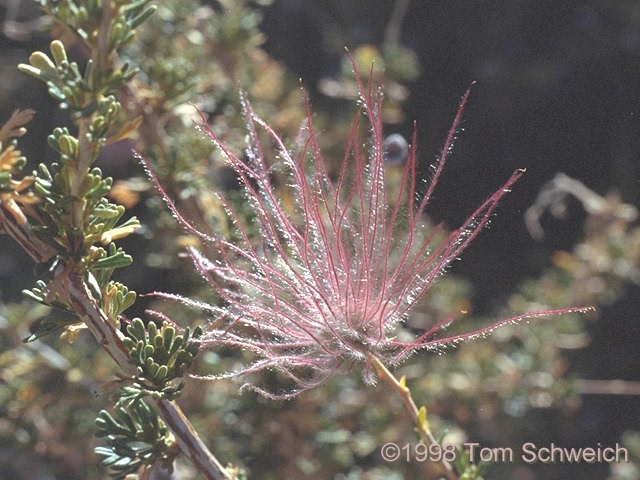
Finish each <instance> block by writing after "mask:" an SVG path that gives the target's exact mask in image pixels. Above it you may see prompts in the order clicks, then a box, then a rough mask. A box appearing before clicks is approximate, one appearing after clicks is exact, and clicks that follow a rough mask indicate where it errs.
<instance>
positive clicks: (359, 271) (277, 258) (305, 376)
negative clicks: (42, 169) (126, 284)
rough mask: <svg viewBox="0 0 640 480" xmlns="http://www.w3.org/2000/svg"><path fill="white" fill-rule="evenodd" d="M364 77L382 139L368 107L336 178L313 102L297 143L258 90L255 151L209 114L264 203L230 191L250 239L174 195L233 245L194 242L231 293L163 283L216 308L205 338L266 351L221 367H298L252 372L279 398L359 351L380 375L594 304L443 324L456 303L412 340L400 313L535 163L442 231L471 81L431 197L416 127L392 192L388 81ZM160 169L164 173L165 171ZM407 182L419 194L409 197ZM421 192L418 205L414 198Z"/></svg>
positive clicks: (251, 121) (251, 117) (208, 270)
mask: <svg viewBox="0 0 640 480" xmlns="http://www.w3.org/2000/svg"><path fill="white" fill-rule="evenodd" d="M358 83H359V86H360V91H361V102H362V108H363V111H364V114H365V115H366V117H367V119H368V124H369V130H370V144H369V147H368V148H363V147H362V146H361V143H360V139H359V136H358V126H359V124H360V115H357V116H356V118H355V120H354V122H353V125H352V128H351V135H350V137H349V143H348V145H347V148H346V149H345V155H344V158H343V162H342V168H341V171H340V174H339V176H338V179H337V181H336V182H335V184H334V183H332V181H331V179H330V176H329V172H328V171H327V170H326V167H325V163H324V161H323V158H322V154H321V152H320V149H319V147H318V142H317V138H316V133H315V131H314V129H313V126H312V124H311V113H310V112H309V111H307V123H306V127H305V129H304V131H303V132H301V133H302V134H301V136H300V138H302V139H303V140H302V141H301V142H300V144H299V145H298V147H297V149H296V151H295V152H290V151H289V150H288V149H287V148H286V147H285V145H284V143H283V142H282V140H281V139H280V138H279V136H278V135H277V134H276V133H275V132H274V131H273V130H272V129H271V128H270V127H269V126H268V125H267V124H266V123H265V122H263V121H262V120H261V119H260V118H258V117H257V115H256V114H255V113H254V112H253V110H252V109H251V106H250V104H249V103H248V102H245V103H244V106H245V116H246V119H247V123H248V139H249V140H248V143H249V147H248V149H247V156H246V157H245V158H241V157H239V156H237V155H236V154H235V153H234V152H232V151H231V150H230V149H229V148H227V147H226V146H225V145H224V144H223V143H222V142H220V141H219V140H218V138H217V137H216V135H215V134H214V132H213V131H212V130H211V129H210V128H208V127H203V131H204V133H205V134H206V135H208V136H209V137H210V138H211V139H212V140H213V141H214V142H215V143H216V144H217V145H218V147H219V148H220V149H221V151H222V152H223V154H224V155H225V157H226V158H227V160H228V161H229V163H230V165H231V166H232V167H233V168H234V169H235V171H236V172H237V174H238V176H239V178H240V181H241V182H242V184H243V186H244V188H245V192H246V199H247V201H248V202H249V205H250V207H251V209H252V211H253V214H254V215H255V217H256V219H255V223H254V224H252V225H246V224H245V223H244V220H243V219H242V218H241V217H240V215H239V214H237V213H236V212H235V211H234V210H233V208H232V206H231V205H230V203H229V202H228V201H227V200H226V199H225V198H224V197H221V201H222V203H223V205H224V206H225V208H226V209H227V212H228V215H229V217H230V218H231V219H232V221H233V223H234V224H235V226H236V227H237V229H238V232H239V236H240V239H241V240H240V241H239V242H236V243H231V242H230V241H228V240H227V239H225V238H221V237H212V236H208V235H206V234H203V233H201V232H199V231H197V230H196V229H195V228H194V227H192V226H191V225H189V224H188V223H187V222H186V221H184V220H183V219H182V217H181V216H180V213H179V212H178V211H177V209H176V208H175V206H174V205H173V204H172V203H171V202H170V201H169V200H168V199H167V197H166V195H165V199H166V200H167V202H168V203H169V206H170V208H171V209H172V210H173V212H174V214H175V215H176V217H177V218H178V219H179V220H180V221H181V222H182V223H183V224H184V225H185V227H186V228H188V229H189V230H190V231H191V232H192V233H195V234H197V235H198V236H200V237H201V238H202V239H203V240H205V241H207V242H215V244H217V246H218V247H219V251H220V255H219V259H218V260H216V261H209V260H208V259H207V258H205V257H204V256H203V255H201V254H200V253H199V252H198V251H197V250H195V249H191V250H190V251H189V253H190V255H191V257H192V258H193V261H194V264H195V265H196V267H197V269H198V270H199V271H200V273H201V274H202V276H203V277H204V278H205V279H206V280H207V281H208V282H209V283H210V284H211V286H212V287H213V288H214V289H215V290H216V291H217V292H218V294H219V295H220V297H221V298H222V299H223V301H224V304H223V305H220V306H219V305H207V304H202V303H199V302H196V301H193V300H189V299H185V298H182V297H177V296H173V295H170V294H158V295H160V296H162V297H164V298H169V299H177V300H180V301H182V302H185V303H187V304H189V305H192V306H194V307H196V308H200V309H204V310H206V311H208V312H209V313H210V314H211V317H212V318H213V321H212V323H211V325H210V327H209V329H208V330H207V332H206V334H205V337H204V340H203V344H204V345H207V346H211V347H215V346H222V345H225V346H233V347H239V348H242V349H247V350H250V351H252V352H254V353H255V355H256V356H255V360H254V361H253V363H250V364H249V365H247V366H245V367H244V368H242V369H241V370H239V371H235V372H231V373H229V374H227V375H222V376H219V377H216V378H225V377H236V376H240V375H245V374H249V373H252V372H259V371H262V370H268V369H271V370H277V371H279V372H281V373H283V374H285V375H286V376H288V377H289V378H290V379H292V380H293V381H294V383H295V388H294V389H293V390H292V391H285V392H282V391H272V390H271V389H270V388H269V387H268V386H258V385H255V384H253V383H247V384H245V386H246V387H248V388H251V389H254V390H256V391H258V392H260V393H262V394H263V395H266V396H268V397H271V398H287V397H291V396H294V395H296V394H298V393H299V392H301V391H303V390H306V389H308V388H312V387H314V386H316V385H319V384H321V383H322V382H324V381H326V380H327V379H328V378H330V377H332V376H334V375H336V374H339V373H342V372H345V371H347V370H349V369H351V368H352V367H353V366H354V365H357V364H360V365H362V366H363V370H364V372H365V378H366V379H367V381H372V375H373V372H372V369H371V368H370V365H369V361H370V360H369V359H370V355H373V356H375V357H376V358H378V359H379V360H380V361H382V362H383V363H384V364H386V365H397V364H398V363H400V362H402V361H403V360H404V359H406V358H407V357H408V356H409V355H411V354H412V353H414V352H415V351H417V350H420V349H427V348H431V349H433V348H440V347H443V346H446V345H451V344H455V343H457V342H460V341H463V340H467V339H471V338H474V337H478V336H482V335H485V334H488V333H489V332H491V331H492V330H493V329H495V328H497V327H499V326H501V325H504V324H507V323H513V322H517V321H519V320H522V319H526V318H531V317H539V316H545V315H551V314H556V313H566V312H574V311H581V310H583V309H578V308H575V309H572V308H568V309H564V310H549V311H541V312H535V313H528V314H524V315H519V316H515V317H512V318H508V319H505V320H501V321H499V322H497V323H494V324H492V325H490V326H488V327H485V328H482V329H480V330H476V331H473V332H470V333H465V334H462V335H455V336H448V337H447V336H445V335H443V334H442V332H443V330H444V329H445V328H446V327H447V325H448V324H449V323H450V322H451V321H452V320H453V318H454V316H455V315H456V314H454V315H451V316H450V317H448V318H446V319H444V320H442V321H441V322H439V323H437V324H436V325H434V326H433V327H432V328H431V329H429V330H428V331H426V332H424V333H423V334H421V335H418V336H417V337H416V338H414V339H412V340H411V341H402V340H399V339H397V338H396V337H395V333H396V330H397V327H398V324H399V323H401V322H403V321H404V320H405V319H406V317H407V314H408V312H409V310H410V309H411V308H412V307H413V306H414V305H415V304H416V302H417V301H418V299H419V298H420V297H421V296H422V295H423V294H424V293H425V292H426V291H427V290H428V289H429V287H430V286H431V285H432V284H433V282H434V281H435V280H436V278H437V277H438V276H439V275H441V274H442V273H443V272H444V270H445V269H446V267H447V266H448V264H449V263H450V262H451V261H452V260H454V259H456V258H458V257H459V255H460V254H461V253H462V251H463V250H464V249H465V248H466V247H467V245H469V243H470V242H471V241H472V240H473V239H474V238H475V236H476V235H477V234H478V232H479V231H480V230H481V229H482V227H484V226H485V225H486V224H487V222H488V221H489V218H490V216H491V215H492V213H493V211H494V209H495V207H496V205H497V204H498V202H499V200H500V199H501V198H502V197H503V196H504V194H505V193H506V192H507V191H508V190H509V188H510V187H511V186H512V185H513V184H514V183H515V182H516V180H518V178H519V177H520V176H521V175H522V173H523V172H522V171H521V170H518V171H516V172H514V173H513V174H512V175H511V177H510V178H509V179H508V180H507V181H506V182H505V183H504V185H502V186H501V187H500V188H499V189H498V190H497V191H496V192H495V193H494V194H493V195H491V196H490V197H489V198H488V199H487V200H486V201H485V202H484V203H483V204H482V205H481V206H480V207H479V208H477V209H476V211H475V212H474V213H473V214H472V215H471V216H470V217H469V218H468V219H467V220H466V221H465V222H464V223H463V224H462V225H461V226H460V227H459V228H458V229H456V230H455V231H453V232H451V233H450V234H449V235H448V236H447V237H446V239H445V240H444V241H442V242H440V243H438V244H434V238H435V236H436V235H437V234H439V233H440V232H439V228H438V227H435V228H432V229H431V230H428V229H427V228H426V227H425V225H424V224H425V219H424V214H425V210H426V207H427V205H428V203H429V199H430V197H431V195H432V193H433V190H434V188H435V186H436V183H437V181H438V179H439V178H440V175H441V172H442V169H443V167H444V164H445V160H446V158H447V156H448V154H449V152H450V151H451V148H452V145H453V140H454V136H455V133H456V130H457V129H458V127H459V123H460V120H461V116H462V111H463V109H464V106H465V104H466V102H467V99H468V96H469V91H467V92H466V94H465V95H464V97H463V99H462V102H461V105H460V108H459V110H458V112H457V115H456V117H455V120H454V122H453V125H452V127H451V129H450V131H449V134H448V136H447V138H446V141H445V144H444V148H443V150H442V155H441V157H440V159H439V160H438V162H437V164H436V165H435V166H434V172H433V177H432V179H431V182H430V183H429V185H428V187H427V190H426V193H425V194H424V195H423V196H422V197H421V198H418V197H417V194H418V185H417V181H416V148H415V144H416V141H415V134H414V138H413V141H412V145H411V149H410V153H409V157H408V159H407V161H406V164H405V167H404V170H403V173H402V180H401V185H402V188H400V189H399V193H398V196H397V198H395V199H391V200H393V201H389V200H390V199H388V198H387V178H386V175H387V170H386V167H385V162H384V152H383V147H382V145H383V127H382V121H381V116H380V108H381V102H382V94H381V92H380V91H376V92H374V91H373V87H372V86H371V82H369V86H368V87H365V86H364V85H363V83H362V82H361V81H360V79H359V78H358ZM307 110H308V106H307ZM259 130H263V131H264V132H266V133H267V134H268V136H269V137H270V139H271V141H272V142H273V143H274V144H275V145H276V147H277V149H278V153H279V158H280V159H281V163H282V164H281V165H278V167H279V168H280V170H284V173H285V175H286V176H287V178H288V180H289V183H290V185H291V186H292V188H293V191H294V196H295V199H296V202H297V203H296V211H295V212H289V211H287V210H286V209H285V208H284V207H283V205H282V204H281V203H280V200H279V196H278V191H277V189H276V187H274V185H273V183H272V180H271V175H270V172H271V171H272V168H273V165H268V164H267V160H266V155H265V154H264V152H263V150H262V148H263V147H262V144H261V142H260V139H259V135H258V133H259ZM150 175H151V176H152V178H154V179H155V177H154V176H153V172H150ZM156 183H157V182H156ZM159 188H160V189H161V187H160V186H159ZM407 193H408V198H409V199H410V202H409V206H408V207H407V205H406V202H403V201H402V200H403V197H404V195H407ZM414 200H415V205H413V204H412V202H411V201H414ZM401 220H402V222H401ZM256 226H257V229H258V232H259V236H257V237H256V235H252V234H251V233H250V231H251V232H255V228H256ZM239 260H243V261H241V262H239ZM240 264H248V265H250V266H251V268H249V269H247V268H246V267H241V266H239V265H240Z"/></svg>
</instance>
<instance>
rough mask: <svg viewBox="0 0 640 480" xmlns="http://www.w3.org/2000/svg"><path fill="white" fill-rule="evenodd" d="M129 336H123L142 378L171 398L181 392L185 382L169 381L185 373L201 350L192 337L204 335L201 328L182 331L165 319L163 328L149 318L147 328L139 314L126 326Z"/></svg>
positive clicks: (131, 359)
mask: <svg viewBox="0 0 640 480" xmlns="http://www.w3.org/2000/svg"><path fill="white" fill-rule="evenodd" d="M127 333H128V334H129V337H126V338H125V339H124V340H123V343H124V345H125V346H126V347H127V348H129V358H130V361H131V363H132V364H134V365H135V366H136V369H137V373H138V377H139V379H140V380H141V381H142V382H143V383H144V385H149V384H150V385H152V386H153V387H152V388H153V389H155V390H154V391H152V393H157V392H158V391H160V392H161V393H162V395H163V397H165V398H167V399H169V400H172V399H173V398H175V397H177V396H178V395H180V393H181V391H182V388H183V387H184V382H180V383H179V384H178V385H172V384H170V382H171V381H172V380H174V379H176V378H180V377H182V376H183V374H184V372H185V371H186V370H187V369H188V368H189V367H190V366H191V365H192V364H193V361H194V359H195V357H196V355H197V354H198V344H197V343H196V342H194V341H193V340H195V339H197V338H199V337H200V336H201V335H202V328H201V327H199V326H198V327H196V328H195V330H194V331H193V333H191V329H190V328H189V327H187V328H185V329H184V331H183V332H182V335H179V334H178V332H177V331H176V328H175V327H174V326H172V325H168V324H166V323H164V324H163V325H162V326H161V327H160V328H158V327H157V326H156V324H155V323H154V322H149V323H148V325H147V326H146V328H145V325H144V323H143V322H142V320H140V319H139V318H136V319H134V320H133V321H132V322H131V325H129V326H128V327H127Z"/></svg>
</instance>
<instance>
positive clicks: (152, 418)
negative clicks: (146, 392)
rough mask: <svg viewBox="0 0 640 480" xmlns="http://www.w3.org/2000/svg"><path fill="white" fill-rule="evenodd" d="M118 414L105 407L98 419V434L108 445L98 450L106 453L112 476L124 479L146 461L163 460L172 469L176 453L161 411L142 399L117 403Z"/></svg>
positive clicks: (148, 462)
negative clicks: (161, 416)
mask: <svg viewBox="0 0 640 480" xmlns="http://www.w3.org/2000/svg"><path fill="white" fill-rule="evenodd" d="M114 411H115V417H114V416H112V415H111V414H110V413H109V412H107V411H106V410H102V411H101V412H100V414H99V416H98V418H97V419H96V422H95V424H96V427H97V428H98V431H97V432H96V436H97V437H99V438H103V439H104V441H105V442H106V443H107V446H106V447H97V448H96V449H95V452H96V453H97V454H98V455H101V456H104V457H105V458H104V460H102V462H101V463H102V465H103V466H105V467H109V468H110V470H111V477H112V478H115V479H118V480H121V479H124V478H125V477H126V476H127V475H129V474H134V473H136V472H137V471H138V470H139V469H140V468H141V467H142V466H143V465H154V464H157V463H159V464H161V465H162V466H163V468H165V469H166V470H167V471H168V472H169V473H171V472H172V471H173V460H174V457H175V456H176V454H177V449H176V448H173V447H174V445H175V442H174V439H173V436H172V435H171V432H170V431H169V429H168V428H167V426H166V425H165V423H164V422H163V421H162V419H160V418H159V417H158V414H157V413H156V412H155V411H154V410H153V409H152V408H151V407H149V405H147V404H146V403H145V402H143V401H138V402H136V403H134V404H133V405H124V404H122V403H118V404H116V406H115V408H114Z"/></svg>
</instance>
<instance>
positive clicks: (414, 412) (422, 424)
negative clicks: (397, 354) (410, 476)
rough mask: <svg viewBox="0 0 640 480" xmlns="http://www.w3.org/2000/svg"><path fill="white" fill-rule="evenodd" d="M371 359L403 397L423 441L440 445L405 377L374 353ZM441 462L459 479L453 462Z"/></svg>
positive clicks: (452, 478) (452, 477)
mask: <svg viewBox="0 0 640 480" xmlns="http://www.w3.org/2000/svg"><path fill="white" fill-rule="evenodd" d="M369 359H370V361H371V363H372V364H373V367H374V368H375V369H376V373H377V374H378V377H379V378H380V380H382V381H384V382H386V383H387V384H389V385H390V386H391V387H392V388H393V389H394V390H395V392H396V393H397V394H398V395H399V396H400V398H401V399H402V402H403V403H404V406H405V408H406V409H407V411H408V412H409V415H411V419H412V420H413V423H415V425H416V430H417V432H418V434H419V435H420V438H421V439H422V441H424V442H425V443H426V444H427V446H429V445H438V441H437V440H436V438H435V437H434V436H433V433H432V432H431V429H430V428H429V423H428V422H427V421H426V419H425V418H424V415H423V418H421V416H420V409H418V407H417V406H416V403H415V402H414V401H413V397H412V396H411V391H410V390H409V388H408V387H407V386H406V385H405V382H404V377H403V378H402V379H400V380H399V381H398V379H396V377H394V376H393V374H392V373H391V372H390V371H389V370H388V369H387V367H385V366H384V364H383V363H382V362H381V361H380V360H378V359H377V358H376V357H374V356H373V355H369ZM441 463H442V466H443V467H444V474H445V475H446V477H447V478H448V479H449V480H458V475H457V474H456V472H455V471H454V469H453V467H452V466H451V464H450V463H449V462H447V461H446V460H444V459H443V460H442V462H441Z"/></svg>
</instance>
